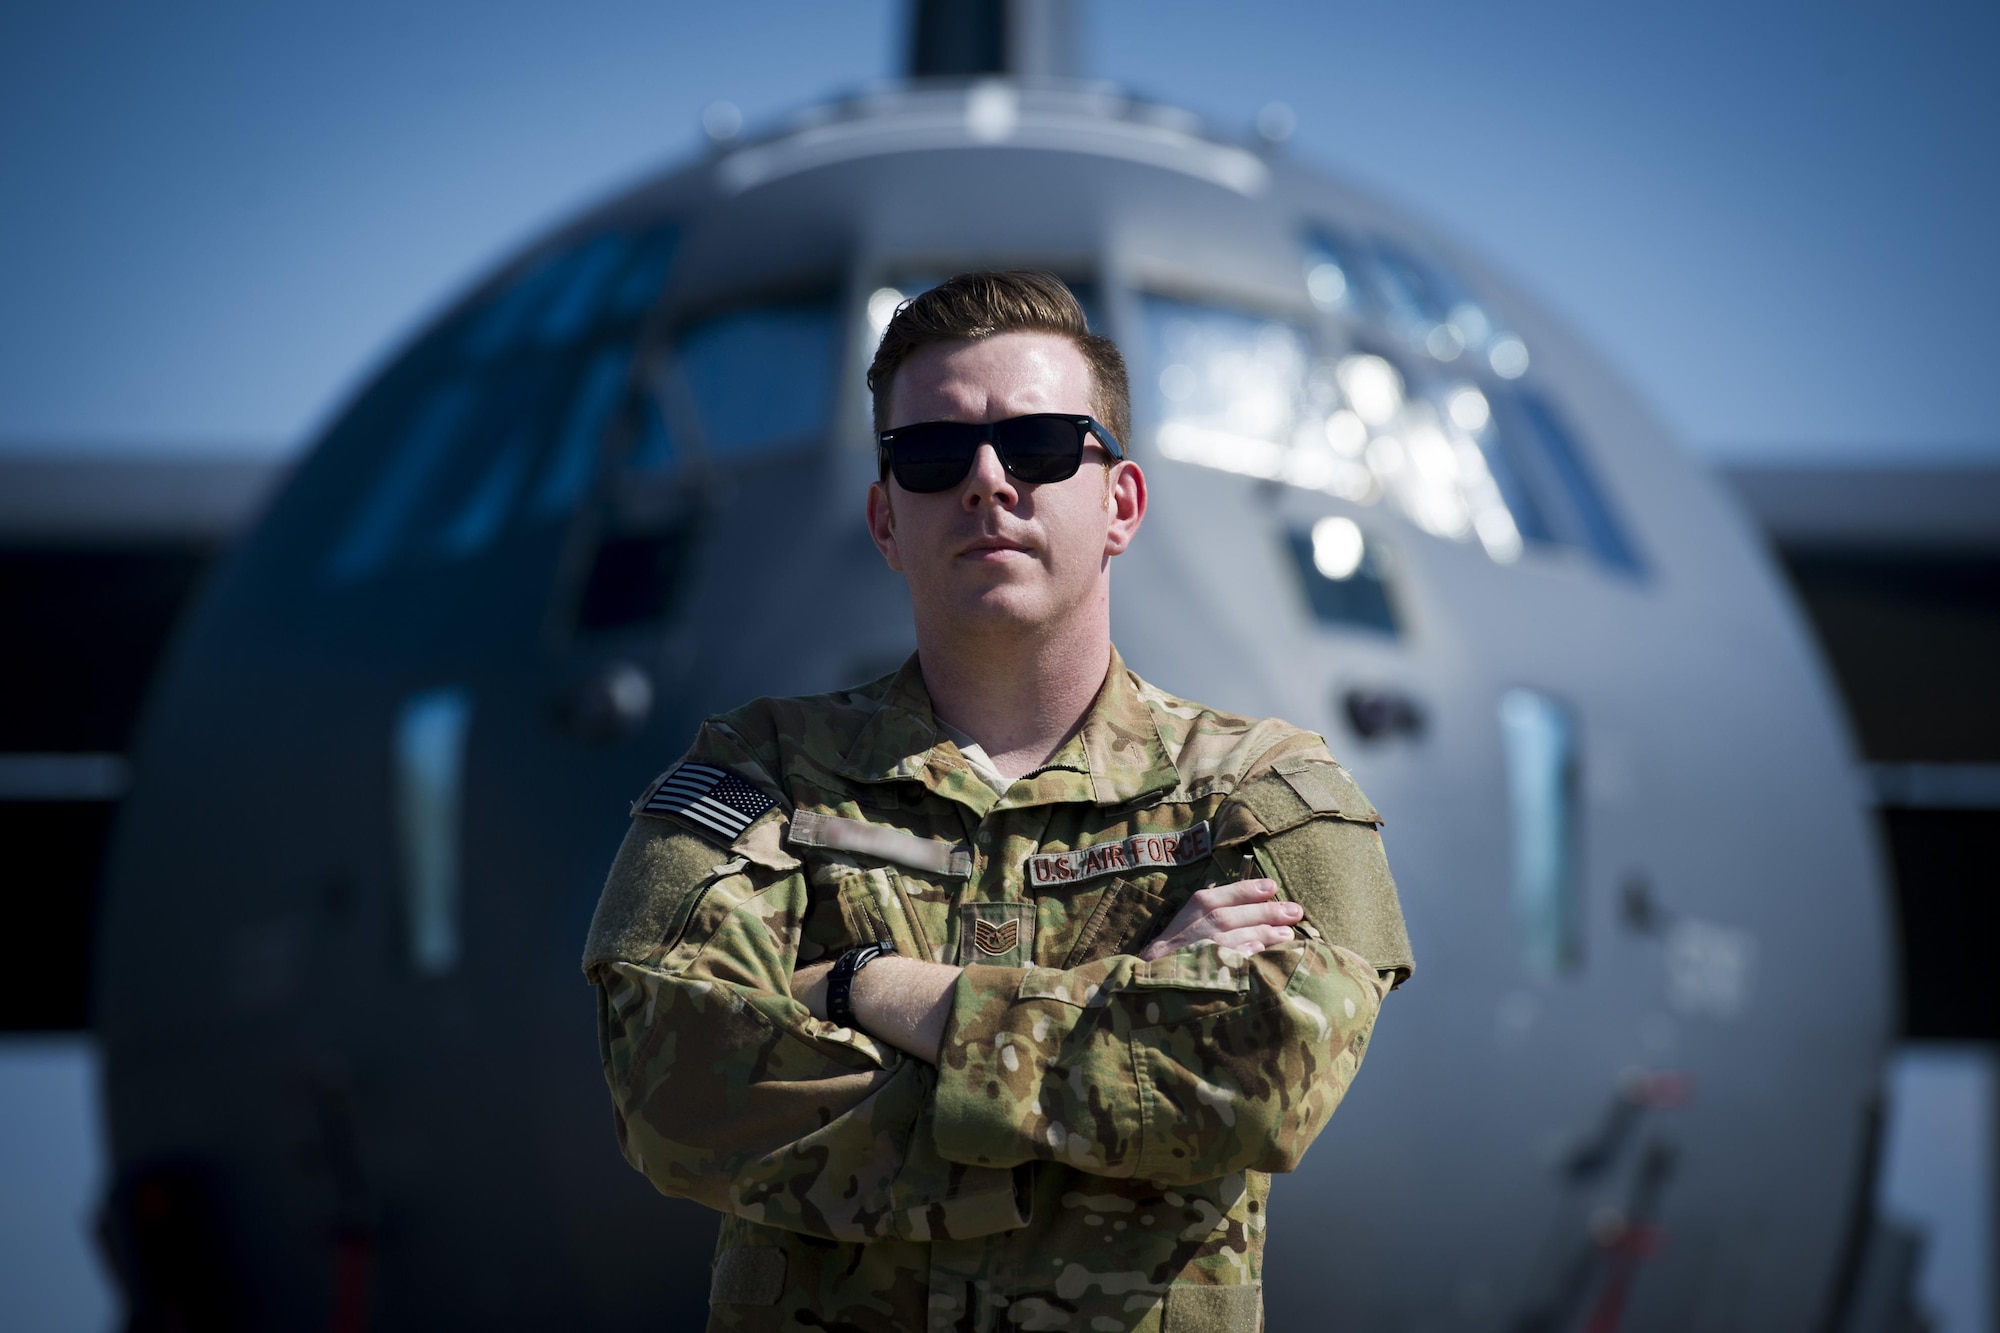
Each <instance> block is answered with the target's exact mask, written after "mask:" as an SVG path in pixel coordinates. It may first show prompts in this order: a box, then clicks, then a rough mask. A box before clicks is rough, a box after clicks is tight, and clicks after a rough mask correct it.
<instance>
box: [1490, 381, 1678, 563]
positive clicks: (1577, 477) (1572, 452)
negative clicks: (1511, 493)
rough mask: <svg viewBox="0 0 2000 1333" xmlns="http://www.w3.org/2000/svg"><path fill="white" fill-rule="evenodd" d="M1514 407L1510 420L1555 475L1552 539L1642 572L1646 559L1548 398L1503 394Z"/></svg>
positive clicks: (1504, 398) (1526, 393) (1522, 393)
mask: <svg viewBox="0 0 2000 1333" xmlns="http://www.w3.org/2000/svg"><path fill="white" fill-rule="evenodd" d="M1502 401H1503V403H1510V404H1511V405H1512V407H1513V408H1514V412H1513V413H1510V414H1508V415H1509V417H1510V419H1512V420H1515V421H1517V422H1518V423H1519V426H1520V428H1521V429H1520V433H1521V434H1522V435H1524V436H1525V437H1527V438H1531V439H1532V440H1533V441H1534V442H1535V444H1536V445H1538V446H1539V447H1540V451H1541V456H1542V459H1543V460H1544V461H1545V464H1546V466H1547V468H1548V470H1549V471H1550V473H1551V474H1553V485H1552V486H1551V487H1550V489H1551V490H1553V491H1554V492H1555V493H1556V495H1559V496H1560V500H1555V499H1554V498H1553V497H1552V499H1551V503H1550V504H1549V506H1548V507H1549V508H1550V509H1551V510H1553V511H1555V512H1557V513H1559V514H1561V515H1562V516H1563V521H1562V524H1561V528H1560V529H1559V530H1558V531H1557V532H1556V533H1554V534H1552V536H1553V538H1554V540H1557V541H1563V542H1567V543H1568V544H1570V545H1574V546H1581V547H1583V548H1585V549H1586V550H1588V551H1589V552H1590V553H1591V554H1592V555H1595V556H1596V557H1597V558H1598V559H1599V560H1601V561H1603V562H1604V563H1605V564H1606V565H1607V566H1609V567H1611V568H1612V569H1617V570H1621V571H1623V572H1625V573H1627V574H1643V573H1645V569H1646V567H1645V562H1644V561H1642V560H1641V559H1640V558H1639V552H1638V550H1637V548H1636V547H1634V546H1633V544H1632V540H1631V538H1630V537H1628V536H1627V535H1626V533H1625V528H1624V525H1623V524H1622V523H1620V522H1619V521H1618V518H1617V517H1616V515H1614V514H1613V513H1612V510H1611V502H1610V501H1609V500H1608V499H1607V498H1606V496H1605V493H1604V490H1603V488H1602V487H1600V486H1599V485H1598V484H1597V478H1596V476H1595V475H1594V474H1593V471H1592V469H1591V466H1590V463H1589V460H1588V459H1586V458H1585V457H1584V453H1583V449H1582V448H1581V446H1579V445H1578V444H1577V442H1576V437H1575V436H1574V435H1572V434H1571V433H1570V430H1569V428H1568V426H1566V425H1565V424H1564V423H1563V419H1562V416H1561V414H1560V413H1558V412H1557V411H1556V409H1555V408H1554V406H1553V405H1551V404H1550V403H1549V402H1548V400H1547V399H1545V398H1543V397H1542V396H1541V395H1540V394H1537V393H1531V392H1519V391H1517V392H1515V393H1512V394H1507V395H1503V396H1502Z"/></svg>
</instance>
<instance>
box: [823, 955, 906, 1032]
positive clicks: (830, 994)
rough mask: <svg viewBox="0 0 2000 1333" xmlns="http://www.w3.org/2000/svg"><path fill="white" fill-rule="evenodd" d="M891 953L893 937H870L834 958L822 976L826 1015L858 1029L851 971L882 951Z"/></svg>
mask: <svg viewBox="0 0 2000 1333" xmlns="http://www.w3.org/2000/svg"><path fill="white" fill-rule="evenodd" d="M894 952H896V945H895V942H894V941H893V940H870V941H868V943H866V944H857V945H855V946H854V947H853V948H852V949H849V950H848V951H847V952H846V953H844V954H842V955H840V957H839V958H837V959H835V960H834V964H833V971H831V972H829V973H828V974H827V978H826V1016H827V1017H828V1018H829V1019H831V1020H832V1021H833V1022H835V1023H838V1024H839V1025H840V1026H841V1027H844V1028H855V1030H856V1031H859V1030H860V1029H859V1026H858V1025H857V1024H856V1023H855V1021H854V974H855V973H857V972H859V971H860V970H861V969H862V968H864V967H866V966H868V965H869V964H870V963H872V962H874V961H875V960H876V959H877V958H880V957H881V956H882V955H883V954H885V953H894Z"/></svg>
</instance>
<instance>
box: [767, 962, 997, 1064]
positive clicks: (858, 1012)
mask: <svg viewBox="0 0 2000 1333" xmlns="http://www.w3.org/2000/svg"><path fill="white" fill-rule="evenodd" d="M831 971H833V964H832V963H812V964H809V965H807V966H805V967H802V968H800V969H799V970H798V971H796V972H794V973H792V998H793V999H795V1000H797V1001H798V1002H799V1003H800V1004H802V1005H804V1006H805V1007H806V1008H807V1009H809V1010H811V1011H812V1016H813V1017H814V1018H825V1017H826V1016H827V1014H826V978H827V974H828V973H829V972H831ZM959 971H960V969H958V968H955V967H947V966H945V965H944V964H942V963H926V962H923V961H921V960H920V959H916V958H903V957H900V956H898V955H896V954H884V955H882V956H881V957H879V958H877V959H876V960H875V961H874V962H872V963H870V964H868V966H866V967H864V968H862V969H861V971H860V973H859V974H857V975H856V976H855V978H854V992H853V995H852V997H851V998H852V999H853V1001H854V1021H855V1024H856V1025H857V1026H859V1027H860V1029H861V1030H862V1031H863V1032H866V1033H867V1034H868V1035H869V1036H871V1037H874V1038H876V1039H877V1040H878V1041H886V1042H888V1043H889V1044H890V1045H891V1046H894V1047H895V1048H896V1049H897V1050H899V1051H902V1052H904V1053H905V1054H907V1055H914V1056H916V1057H917V1059H919V1060H923V1061H925V1062H926V1063H929V1064H936V1063H937V1057H938V1047H940V1046H942V1045H943V1044H944V1029H945V1023H946V1022H947V1021H948V1020H949V1019H950V1018H951V988H952V987H953V986H955V985H957V984H958V974H959Z"/></svg>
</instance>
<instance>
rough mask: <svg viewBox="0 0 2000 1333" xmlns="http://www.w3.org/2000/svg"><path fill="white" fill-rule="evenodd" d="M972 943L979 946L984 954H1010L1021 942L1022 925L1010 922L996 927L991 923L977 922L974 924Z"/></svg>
mask: <svg viewBox="0 0 2000 1333" xmlns="http://www.w3.org/2000/svg"><path fill="white" fill-rule="evenodd" d="M972 942H973V943H974V944H976V945H978V946H979V952H981V953H983V954H993V955H997V954H1003V953H1010V952H1012V950H1013V948H1014V946H1015V945H1017V944H1019V943H1020V942H1021V923H1020V922H1018V921H1009V922H1007V923H1006V924H1005V925H999V926H996V925H994V924H993V923H992V922H991V921H975V922H973V923H972Z"/></svg>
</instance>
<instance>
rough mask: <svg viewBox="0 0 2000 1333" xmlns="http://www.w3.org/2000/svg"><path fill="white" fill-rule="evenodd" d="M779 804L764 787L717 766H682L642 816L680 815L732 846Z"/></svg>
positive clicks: (662, 782) (663, 782)
mask: <svg viewBox="0 0 2000 1333" xmlns="http://www.w3.org/2000/svg"><path fill="white" fill-rule="evenodd" d="M776 804H777V801H776V800H775V799H773V798H772V797H771V796H770V795H769V794H768V793H766V792H765V791H764V790H763V789H762V788H761V787H757V786H754V785H752V784H751V783H748V782H745V781H744V780H743V779H742V778H739V777H737V776H736V775H735V774H734V773H731V772H730V771H729V770H728V769H726V768H717V767H715V766H714V765H713V764H682V765H681V766H680V767H679V768H677V769H675V770H674V771H673V772H671V773H669V774H667V775H666V776H665V777H664V778H661V779H660V785H659V786H658V787H656V788H654V789H653V794H652V795H651V796H649V797H647V798H646V804H645V805H644V806H642V807H641V813H643V814H649V815H660V814H665V815H679V816H680V817H681V818H682V819H687V820H692V821H693V822H695V823H697V824H700V825H701V826H702V827H704V828H710V829H714V830H715V831H716V832H717V833H720V834H721V835H722V836H723V837H725V838H728V839H730V840H731V841H732V842H733V841H734V840H736V839H737V838H739V837H741V836H742V834H743V830H744V829H747V828H749V827H750V826H751V825H752V824H754V823H756V822H757V819H758V817H759V816H761V815H762V814H763V813H764V812H765V811H766V810H769V809H770V808H771V807H772V806H774V805H776Z"/></svg>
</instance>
